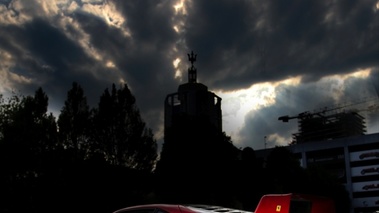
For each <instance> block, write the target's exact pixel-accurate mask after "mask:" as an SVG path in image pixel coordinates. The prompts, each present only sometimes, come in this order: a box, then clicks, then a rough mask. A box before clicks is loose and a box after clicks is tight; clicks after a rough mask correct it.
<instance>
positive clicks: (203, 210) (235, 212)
mask: <svg viewBox="0 0 379 213" xmlns="http://www.w3.org/2000/svg"><path fill="white" fill-rule="evenodd" d="M150 208H158V209H161V210H164V211H167V212H169V213H176V212H181V213H190V212H192V213H253V212H249V211H245V210H240V209H233V208H226V207H222V206H215V205H204V204H160V203H157V204H143V205H136V206H130V207H126V208H122V209H119V210H117V211H114V212H113V213H121V212H124V211H131V210H140V209H150Z"/></svg>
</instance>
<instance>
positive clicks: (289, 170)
mask: <svg viewBox="0 0 379 213" xmlns="http://www.w3.org/2000/svg"><path fill="white" fill-rule="evenodd" d="M266 170H267V175H268V179H267V180H269V182H268V183H267V184H268V186H270V188H271V190H272V192H273V193H289V192H299V191H300V190H302V189H303V188H304V185H305V181H306V175H305V172H304V169H303V168H302V167H301V166H300V161H299V160H298V159H297V158H296V157H295V155H294V154H293V153H292V152H291V151H290V150H288V149H287V148H286V147H283V146H277V147H275V148H274V149H273V150H272V151H271V153H270V154H269V155H268V157H267V162H266Z"/></svg>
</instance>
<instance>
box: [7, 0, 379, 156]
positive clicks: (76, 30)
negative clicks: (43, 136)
mask: <svg viewBox="0 0 379 213" xmlns="http://www.w3.org/2000/svg"><path fill="white" fill-rule="evenodd" d="M191 50H193V51H194V52H195V53H196V54H197V61H196V62H195V67H196V68H197V70H198V79H197V80H198V82H200V83H203V84H205V85H207V86H208V89H209V90H210V91H212V92H214V93H216V94H217V95H218V96H220V97H221V98H222V110H223V130H224V131H225V132H226V134H227V135H230V136H231V137H232V140H233V143H234V144H235V145H236V146H237V147H241V148H242V147H246V146H250V147H252V148H254V149H262V148H264V138H265V137H266V138H267V146H268V147H273V146H275V145H286V144H288V143H289V142H290V141H291V134H292V133H295V132H297V120H296V119H294V120H290V122H288V123H283V122H281V121H278V117H279V116H283V115H297V114H299V113H301V112H304V111H317V110H320V109H323V108H325V107H327V108H328V109H332V108H334V107H339V106H345V105H349V104H353V106H354V107H357V106H358V105H359V106H360V107H361V109H362V111H361V112H362V114H364V115H365V116H367V117H366V118H367V125H368V133H376V132H379V123H378V120H379V116H378V115H377V114H378V110H376V111H375V110H371V111H365V110H364V109H367V108H368V107H370V106H371V108H373V107H375V106H376V107H377V106H378V99H379V97H378V90H379V1H378V0H359V1H356V0H315V1H301V0H289V1H273V0H272V1H271V0H246V1H245V0H207V1H204V0H134V1H132V0H0V93H1V94H3V95H5V96H7V95H10V94H11V92H12V91H17V92H18V93H21V94H24V95H32V94H34V92H35V90H36V89H37V88H38V87H42V88H43V89H44V90H45V92H46V93H47V95H48V96H49V110H50V111H51V112H53V113H54V114H55V115H56V116H58V115H59V112H60V110H61V108H62V107H63V103H64V100H65V99H66V94H67V91H68V90H69V89H70V88H71V85H72V82H73V81H76V82H78V83H79V84H80V85H81V86H82V87H83V89H84V92H85V94H86V96H87V98H88V101H89V103H90V104H91V105H92V106H96V104H97V103H98V101H99V97H100V95H101V93H102V92H103V91H104V89H106V88H109V87H111V85H112V83H115V84H116V85H120V84H123V83H126V84H127V85H128V86H129V88H130V89H131V90H132V93H133V94H134V95H135V97H136V98H137V106H138V107H139V109H140V110H141V113H142V116H143V119H144V121H145V122H146V123H147V125H148V127H149V128H151V129H153V131H154V134H155V137H156V139H157V140H158V141H159V142H160V143H161V142H162V137H163V134H162V133H163V126H162V125H163V109H164V108H163V107H164V99H165V96H166V95H167V94H169V93H174V92H176V91H177V89H178V86H179V85H180V84H182V83H186V82H187V69H188V67H189V64H190V63H189V62H188V59H187V53H189V52H191ZM358 103H361V104H358ZM361 105H364V107H362V106H361ZM375 112H376V113H375Z"/></svg>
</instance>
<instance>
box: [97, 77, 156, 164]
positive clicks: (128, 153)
mask: <svg viewBox="0 0 379 213" xmlns="http://www.w3.org/2000/svg"><path fill="white" fill-rule="evenodd" d="M93 124H94V128H93V133H92V135H93V137H94V138H93V140H94V141H96V143H97V145H98V147H99V150H101V151H102V152H103V153H104V155H105V158H106V159H107V161H108V162H110V163H111V164H114V165H123V166H127V167H129V168H134V169H141V170H149V171H151V170H152V169H153V167H154V165H155V161H156V157H157V144H156V140H155V139H154V137H153V134H152V131H151V130H150V129H148V128H147V127H146V125H145V123H144V122H143V120H142V118H141V116H140V113H139V110H138V108H137V106H136V99H135V97H134V96H133V95H132V94H131V92H130V90H129V88H128V87H127V85H126V84H125V85H124V86H123V87H121V88H120V89H116V86H115V85H114V84H113V85H112V91H111V93H110V92H109V90H108V88H107V89H105V91H104V93H103V94H102V95H101V97H100V102H99V105H98V109H94V110H93Z"/></svg>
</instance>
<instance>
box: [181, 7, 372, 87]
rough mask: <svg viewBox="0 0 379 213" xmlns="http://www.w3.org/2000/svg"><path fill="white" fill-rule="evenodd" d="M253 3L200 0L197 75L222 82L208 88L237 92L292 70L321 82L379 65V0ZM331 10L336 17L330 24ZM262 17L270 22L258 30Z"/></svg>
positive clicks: (193, 35) (195, 21) (195, 16)
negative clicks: (378, 1) (378, 6)
mask: <svg viewBox="0 0 379 213" xmlns="http://www.w3.org/2000/svg"><path fill="white" fill-rule="evenodd" d="M252 2H254V3H255V4H250V3H252ZM252 2H248V1H233V2H231V1H194V6H193V8H192V9H193V11H191V13H190V15H189V18H188V26H187V29H186V30H187V34H186V40H187V43H188V46H190V47H192V48H193V49H195V50H197V52H198V53H199V58H200V59H199V65H198V66H199V67H201V68H202V70H203V72H200V73H199V75H200V76H201V77H202V78H204V79H217V81H212V80H210V82H209V86H210V87H213V88H216V89H230V90H233V89H238V88H240V87H241V85H242V86H245V87H248V86H250V85H251V84H253V83H256V82H260V81H271V80H278V79H284V78H287V77H289V76H294V75H304V76H306V77H304V78H303V80H305V81H317V80H318V79H319V78H320V77H322V76H325V75H329V74H338V73H349V72H352V71H354V70H356V69H358V68H368V67H373V66H378V63H379V62H378V60H377V58H378V57H379V52H378V51H379V48H378V46H377V45H375V44H377V43H378V39H377V37H379V34H378V32H379V31H378V30H377V29H378V27H379V19H378V17H379V16H378V12H375V11H374V10H373V7H374V5H375V4H376V2H375V1H368V2H364V3H363V2H361V1H350V2H345V1H337V2H336V3H334V5H332V4H328V3H327V2H325V1H296V0H295V1H290V2H288V1H284V2H278V1H270V2H267V1H252ZM258 2H259V3H262V4H261V5H262V6H261V7H262V8H258V7H260V4H259V3H258ZM264 3H265V4H264ZM346 3H348V4H346ZM263 6H264V7H265V8H263ZM328 14H329V15H331V16H332V17H334V18H331V20H329V21H326V17H327V15H328ZM261 20H264V23H265V26H264V27H262V28H258V29H255V28H253V27H254V26H255V25H256V24H257V22H258V21H261ZM254 29H255V30H254ZM226 55H227V56H228V57H225V56H226ZM200 56H201V57H200ZM263 64H265V65H263ZM232 66H233V67H232ZM225 67H229V68H230V69H225ZM235 70H239V72H235ZM241 70H242V71H241ZM219 72H227V73H222V74H219Z"/></svg>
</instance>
